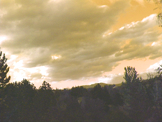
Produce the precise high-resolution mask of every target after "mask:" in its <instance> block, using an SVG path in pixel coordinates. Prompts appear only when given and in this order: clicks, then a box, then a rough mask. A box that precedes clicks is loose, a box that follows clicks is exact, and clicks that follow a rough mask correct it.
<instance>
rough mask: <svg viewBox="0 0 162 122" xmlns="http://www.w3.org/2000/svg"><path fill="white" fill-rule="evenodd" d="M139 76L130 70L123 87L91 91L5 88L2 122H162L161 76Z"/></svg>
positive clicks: (22, 86)
mask: <svg viewBox="0 0 162 122" xmlns="http://www.w3.org/2000/svg"><path fill="white" fill-rule="evenodd" d="M5 67H6V66H5ZM137 76H138V74H137V72H136V71H135V68H132V67H127V68H125V76H124V79H125V80H126V82H124V83H122V84H121V86H115V85H107V86H105V87H101V85H100V84H97V85H96V86H95V87H93V88H91V89H89V90H87V89H85V88H84V87H82V86H78V87H73V88H71V89H64V90H59V89H55V90H54V89H52V88H51V86H50V84H49V83H48V82H46V81H44V82H43V83H42V86H40V88H39V89H36V88H35V86H34V85H33V84H31V83H30V82H29V81H28V80H26V79H24V80H23V81H21V82H13V83H8V84H5V85H3V86H5V87H3V96H6V97H5V101H4V104H3V106H2V104H1V110H3V111H2V112H1V118H0V119H1V120H0V122H161V121H162V115H161V113H162V76H161V73H159V74H158V75H157V76H155V77H151V78H150V79H147V80H142V79H139V78H138V77H137ZM2 115H3V116H2Z"/></svg>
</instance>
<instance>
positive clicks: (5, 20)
mask: <svg viewBox="0 0 162 122" xmlns="http://www.w3.org/2000/svg"><path fill="white" fill-rule="evenodd" d="M9 3H10V4H9ZM1 4H2V6H3V7H2V8H1V11H2V14H1V15H0V19H1V21H0V25H1V28H0V33H1V35H5V36H7V37H8V39H6V40H5V41H3V42H2V43H1V47H2V49H4V50H6V51H7V52H9V54H10V55H16V56H17V58H15V59H14V60H13V61H14V62H19V61H20V60H23V65H22V66H20V67H21V68H20V67H19V69H24V70H25V68H26V70H27V69H33V68H36V67H37V68H40V67H42V66H44V67H46V68H47V69H46V70H45V71H46V72H47V73H48V75H46V76H45V77H46V78H48V80H50V81H62V80H67V79H72V80H76V79H80V78H87V77H97V76H100V75H101V74H102V73H104V72H108V71H111V70H112V67H113V66H116V65H117V62H118V61H121V60H129V59H134V58H143V57H146V56H150V58H151V57H152V58H156V57H158V56H160V51H161V49H160V46H158V45H154V46H150V45H149V44H150V43H153V42H158V41H159V38H158V37H159V35H160V34H159V33H158V32H157V31H155V29H153V27H154V26H156V23H155V21H156V20H154V18H155V15H151V16H149V17H148V18H145V19H144V20H142V21H139V22H135V23H130V24H129V25H126V26H124V27H123V29H119V30H116V31H115V32H112V33H111V34H110V35H107V36H105V37H103V34H104V33H105V32H106V31H107V30H109V29H111V27H112V26H113V25H114V24H115V23H116V22H117V19H118V17H119V16H120V14H121V13H122V12H124V10H125V8H127V7H129V6H130V4H129V1H125V0H120V1H116V2H114V3H113V4H112V5H111V6H109V7H108V6H105V7H98V6H96V5H95V4H94V3H93V2H91V1H88V0H77V1H75V0H66V1H63V0H60V1H59V2H56V1H52V0H51V1H40V0H23V1H20V0H15V1H12V0H1ZM137 49H138V50H137ZM52 56H59V58H58V59H53V58H52ZM14 67H15V65H11V68H13V69H14ZM17 70H18V69H17ZM13 72H14V71H13ZM24 72H25V71H24ZM26 75H27V76H30V78H31V79H32V78H33V79H34V78H40V77H41V75H42V76H43V74H42V73H41V70H38V71H37V73H33V72H31V70H27V71H26ZM41 78H42V77H41ZM49 78H51V79H49Z"/></svg>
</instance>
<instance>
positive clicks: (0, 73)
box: [0, 51, 10, 88]
mask: <svg viewBox="0 0 162 122" xmlns="http://www.w3.org/2000/svg"><path fill="white" fill-rule="evenodd" d="M6 62H7V58H6V57H5V54H3V55H2V51H1V52H0V88H3V87H4V86H5V85H6V84H7V83H8V82H9V81H10V76H9V77H7V73H8V71H9V67H8V65H7V63H6Z"/></svg>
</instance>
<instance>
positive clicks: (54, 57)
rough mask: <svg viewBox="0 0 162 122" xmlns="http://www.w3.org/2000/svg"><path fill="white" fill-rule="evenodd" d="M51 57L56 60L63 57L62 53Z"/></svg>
mask: <svg viewBox="0 0 162 122" xmlns="http://www.w3.org/2000/svg"><path fill="white" fill-rule="evenodd" d="M51 57H52V59H54V60H57V59H59V58H61V56H60V55H53V56H51Z"/></svg>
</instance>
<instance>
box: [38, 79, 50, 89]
mask: <svg viewBox="0 0 162 122" xmlns="http://www.w3.org/2000/svg"><path fill="white" fill-rule="evenodd" d="M39 89H40V90H52V88H51V85H50V84H49V83H47V82H46V81H43V83H42V86H40V87H39Z"/></svg>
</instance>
